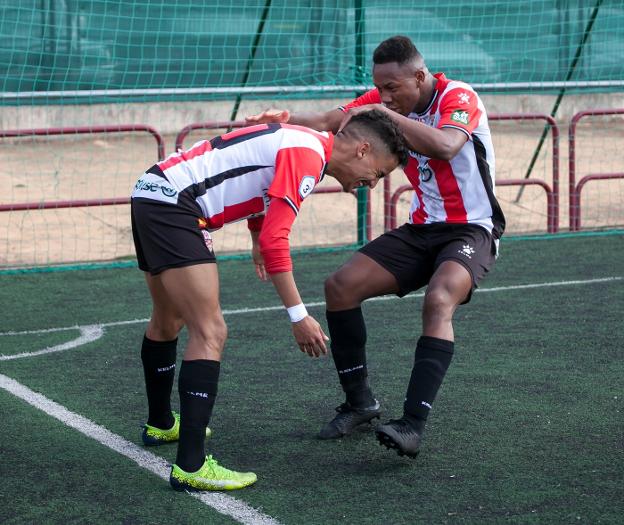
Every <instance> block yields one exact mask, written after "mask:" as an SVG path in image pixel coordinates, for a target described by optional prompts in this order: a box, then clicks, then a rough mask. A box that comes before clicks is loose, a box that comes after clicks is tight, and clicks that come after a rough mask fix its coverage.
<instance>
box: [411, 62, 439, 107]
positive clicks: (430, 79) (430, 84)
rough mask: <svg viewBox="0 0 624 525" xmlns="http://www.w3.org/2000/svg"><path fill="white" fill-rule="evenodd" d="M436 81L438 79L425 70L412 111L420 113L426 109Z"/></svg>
mask: <svg viewBox="0 0 624 525" xmlns="http://www.w3.org/2000/svg"><path fill="white" fill-rule="evenodd" d="M437 83H438V79H437V78H435V77H434V76H433V75H432V74H431V73H429V72H427V76H426V77H425V80H424V82H423V88H422V94H421V96H420V99H419V100H418V103H417V104H416V107H415V108H414V111H416V113H422V112H423V111H425V109H427V106H428V105H429V102H431V97H432V96H433V92H434V90H435V86H436V84H437Z"/></svg>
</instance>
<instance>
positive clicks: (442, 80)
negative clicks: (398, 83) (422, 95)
mask: <svg viewBox="0 0 624 525" xmlns="http://www.w3.org/2000/svg"><path fill="white" fill-rule="evenodd" d="M433 77H434V78H435V79H436V80H437V82H436V85H435V87H434V88H433V94H432V95H431V99H430V100H429V104H427V107H426V108H425V109H424V110H423V111H422V112H420V113H418V112H416V111H412V115H418V116H419V117H423V116H425V115H427V114H429V112H430V111H431V108H432V107H433V104H434V103H435V101H436V99H437V98H438V95H439V94H440V93H442V92H443V91H444V88H445V87H446V85H447V84H448V82H449V80H448V79H447V78H446V76H445V75H444V73H435V74H434V75H433Z"/></svg>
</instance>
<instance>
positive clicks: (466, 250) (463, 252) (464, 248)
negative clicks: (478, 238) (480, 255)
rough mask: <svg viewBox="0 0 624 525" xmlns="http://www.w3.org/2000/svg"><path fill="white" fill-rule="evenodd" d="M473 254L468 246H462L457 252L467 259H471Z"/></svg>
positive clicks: (472, 250)
mask: <svg viewBox="0 0 624 525" xmlns="http://www.w3.org/2000/svg"><path fill="white" fill-rule="evenodd" d="M474 252H475V250H474V248H473V247H472V246H470V244H464V245H463V246H462V248H461V250H457V253H460V254H461V255H463V256H465V257H468V259H472V254H473V253H474Z"/></svg>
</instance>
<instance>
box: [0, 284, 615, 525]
mask: <svg viewBox="0 0 624 525" xmlns="http://www.w3.org/2000/svg"><path fill="white" fill-rule="evenodd" d="M619 280H622V277H607V278H603V279H590V280H584V281H559V282H551V283H535V284H524V285H514V286H499V287H496V288H484V289H478V290H476V291H477V292H500V291H505V290H520V289H527V288H543V287H549V286H573V285H580V284H593V283H600V282H609V281H619ZM422 296H423V293H418V294H411V295H410V296H409V297H422ZM392 299H397V297H395V296H383V297H376V298H373V299H370V301H384V300H392ZM324 304H325V303H324V302H316V303H308V304H307V306H310V307H313V306H323V305H324ZM282 308H283V307H282V306H267V307H260V308H242V309H238V310H229V311H227V310H226V311H224V312H223V313H224V315H233V314H244V313H251V312H265V311H271V310H280V309H282ZM146 321H147V319H133V320H129V321H118V322H112V323H103V324H100V325H86V326H78V325H75V326H70V327H64V328H48V329H43V330H27V331H22V332H4V333H0V336H4V335H27V334H41V333H50V332H60V331H65V330H79V331H80V336H79V337H78V338H76V339H73V340H72V341H68V342H66V343H62V344H59V345H56V346H52V347H48V348H44V349H43V350H39V351H36V352H25V353H22V354H17V355H14V356H2V355H0V360H4V361H6V360H9V359H17V358H18V357H31V356H37V355H43V354H48V353H52V352H60V351H62V350H66V349H69V348H75V347H77V346H80V345H83V344H87V343H89V342H92V341H95V340H97V339H99V338H100V337H102V335H103V334H104V328H105V327H110V326H121V325H127V324H135V323H144V322H146ZM0 388H3V389H4V390H6V391H7V392H10V393H11V394H13V395H14V396H16V397H18V398H20V399H22V400H24V401H26V402H27V403H29V404H30V405H32V406H34V407H35V408H38V409H39V410H42V411H43V412H45V413H46V414H48V415H50V416H52V417H54V418H56V419H58V420H59V421H61V422H62V423H64V424H65V425H67V426H69V427H72V428H74V429H76V430H78V431H79V432H81V433H82V434H84V435H85V436H87V437H90V438H92V439H94V440H96V441H97V442H98V443H100V444H102V445H104V446H106V447H108V448H110V449H112V450H114V451H116V452H118V453H119V454H121V455H123V456H125V457H127V458H129V459H131V460H132V461H134V462H135V463H136V464H138V465H139V466H140V467H142V468H145V469H146V470H149V471H150V472H152V473H154V474H156V475H157V476H159V477H160V478H162V479H163V480H165V481H166V480H168V478H169V468H170V467H169V464H168V463H167V462H166V461H165V460H164V459H163V458H161V457H159V456H156V455H155V454H152V453H151V452H148V451H147V450H144V449H142V448H141V447H138V446H137V445H135V444H134V443H131V442H129V441H127V440H125V439H124V438H122V437H121V436H118V435H117V434H114V433H112V432H111V431H109V430H107V429H106V428H104V427H102V426H100V425H98V424H96V423H94V422H93V421H91V420H89V419H87V418H85V417H83V416H81V415H79V414H76V413H74V412H71V411H70V410H68V409H66V408H65V407H63V406H62V405H59V404H58V403H55V402H54V401H52V400H51V399H48V398H47V397H45V396H43V395H41V394H38V393H37V392H34V391H33V390H30V389H29V388H28V387H26V386H24V385H22V384H21V383H18V382H17V381H15V380H14V379H11V378H10V377H7V376H5V375H3V374H0ZM192 496H194V497H195V498H197V499H199V500H200V501H201V502H202V503H204V504H206V505H208V506H210V507H212V508H213V509H215V510H216V511H217V512H219V513H221V514H224V515H227V516H230V517H232V518H233V519H235V520H236V521H238V522H240V523H244V524H250V525H256V524H257V525H279V522H277V521H276V520H274V519H273V518H271V517H270V516H267V515H265V514H263V513H261V512H259V511H257V510H255V509H253V508H252V507H250V506H248V505H247V504H245V503H244V502H241V501H239V500H237V499H235V498H233V497H231V496H228V495H226V494H222V493H218V492H203V493H196V494H192Z"/></svg>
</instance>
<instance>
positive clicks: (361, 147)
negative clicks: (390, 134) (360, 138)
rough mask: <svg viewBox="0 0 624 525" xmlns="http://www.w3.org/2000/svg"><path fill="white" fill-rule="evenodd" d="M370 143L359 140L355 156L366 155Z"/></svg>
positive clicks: (361, 156)
mask: <svg viewBox="0 0 624 525" xmlns="http://www.w3.org/2000/svg"><path fill="white" fill-rule="evenodd" d="M370 150H371V145H370V142H360V143H359V144H358V147H357V156H358V158H363V157H366V155H368V154H369V153H370Z"/></svg>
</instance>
